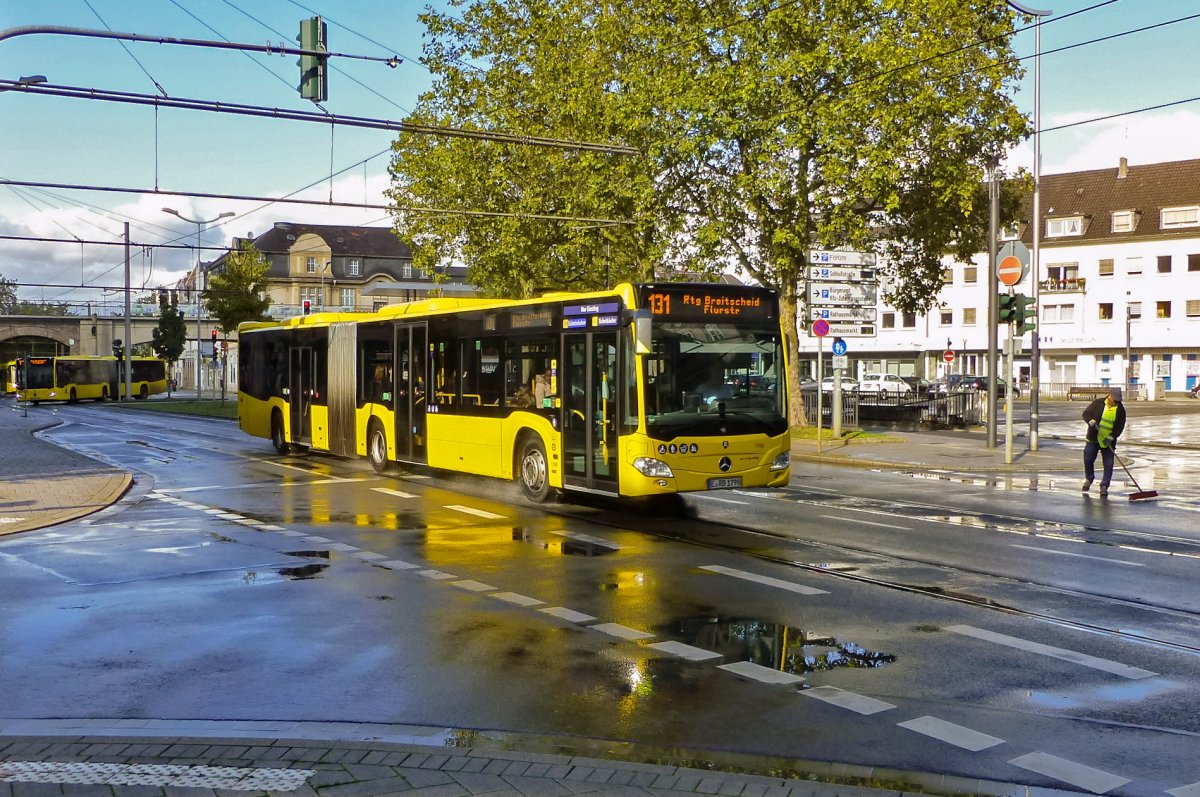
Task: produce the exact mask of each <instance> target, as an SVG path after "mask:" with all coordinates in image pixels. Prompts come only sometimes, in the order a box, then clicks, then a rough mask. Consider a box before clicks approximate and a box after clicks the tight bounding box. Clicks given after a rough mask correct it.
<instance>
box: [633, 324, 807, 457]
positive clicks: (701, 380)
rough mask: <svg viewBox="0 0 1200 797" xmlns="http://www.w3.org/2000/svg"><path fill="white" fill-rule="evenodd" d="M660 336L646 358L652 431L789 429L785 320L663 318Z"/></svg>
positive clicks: (670, 434) (658, 435)
mask: <svg viewBox="0 0 1200 797" xmlns="http://www.w3.org/2000/svg"><path fill="white" fill-rule="evenodd" d="M653 344H654V348H653V353H652V354H651V355H650V356H648V357H647V358H646V359H645V361H644V362H645V379H646V384H645V391H646V415H647V418H646V425H647V431H648V432H649V434H650V436H651V437H653V438H655V439H657V440H672V439H674V438H676V437H678V436H680V435H693V436H695V435H735V434H753V433H765V434H768V435H779V434H782V433H783V432H784V431H786V430H787V413H786V407H785V405H784V390H783V389H782V388H781V387H780V384H779V381H780V380H781V379H783V378H785V374H784V369H783V342H782V340H781V339H780V332H779V327H778V326H775V325H762V326H757V325H756V326H745V325H732V324H717V323H711V322H697V323H677V322H656V323H655V325H654V333H653Z"/></svg>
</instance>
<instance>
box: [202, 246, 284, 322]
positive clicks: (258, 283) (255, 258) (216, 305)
mask: <svg viewBox="0 0 1200 797" xmlns="http://www.w3.org/2000/svg"><path fill="white" fill-rule="evenodd" d="M269 267H270V264H269V263H268V262H267V259H266V258H265V257H264V256H263V254H262V253H261V252H259V251H258V249H256V248H255V247H254V244H253V243H251V242H250V241H241V242H240V244H239V246H238V249H237V250H236V251H231V252H229V253H228V254H226V255H225V256H223V257H222V258H221V262H220V264H219V266H218V268H217V269H215V270H214V271H213V272H212V273H211V274H209V276H208V288H207V289H206V290H205V291H204V294H203V296H202V298H203V300H204V306H205V307H206V308H208V312H209V313H211V314H212V316H213V317H214V318H216V319H217V322H218V325H219V326H220V327H221V331H222V332H224V333H226V334H229V333H230V332H236V331H237V328H238V324H240V323H242V322H243V321H265V320H266V319H267V310H268V309H269V308H270V307H271V298H270V297H269V296H268V295H267V269H268V268H269Z"/></svg>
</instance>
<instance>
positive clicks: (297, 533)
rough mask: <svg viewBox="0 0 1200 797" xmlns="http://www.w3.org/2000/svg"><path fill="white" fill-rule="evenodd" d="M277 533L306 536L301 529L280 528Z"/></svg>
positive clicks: (287, 535)
mask: <svg viewBox="0 0 1200 797" xmlns="http://www.w3.org/2000/svg"><path fill="white" fill-rule="evenodd" d="M279 533H280V534H282V535H283V536H285V537H306V536H308V535H306V534H305V533H304V532H303V531H288V530H287V529H280V530H279Z"/></svg>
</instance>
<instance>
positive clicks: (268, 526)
mask: <svg viewBox="0 0 1200 797" xmlns="http://www.w3.org/2000/svg"><path fill="white" fill-rule="evenodd" d="M259 528H260V529H262V530H263V531H283V530H284V528H283V526H276V525H274V524H273V523H264V524H262V525H261V526H259Z"/></svg>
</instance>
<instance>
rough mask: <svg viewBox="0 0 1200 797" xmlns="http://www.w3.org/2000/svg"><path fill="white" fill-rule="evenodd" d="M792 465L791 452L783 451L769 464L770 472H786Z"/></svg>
mask: <svg viewBox="0 0 1200 797" xmlns="http://www.w3.org/2000/svg"><path fill="white" fill-rule="evenodd" d="M791 464H792V452H791V451H784V452H783V453H782V454H780V455H779V456H777V457H775V461H774V462H772V463H771V470H787V469H788V466H789V465H791Z"/></svg>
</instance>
